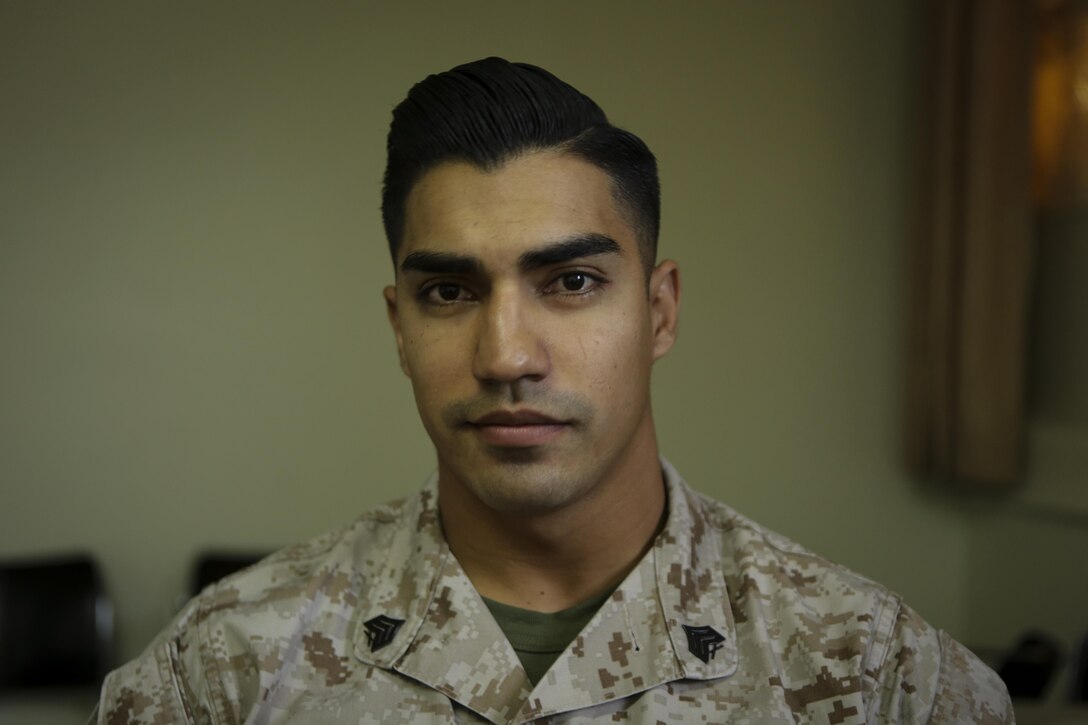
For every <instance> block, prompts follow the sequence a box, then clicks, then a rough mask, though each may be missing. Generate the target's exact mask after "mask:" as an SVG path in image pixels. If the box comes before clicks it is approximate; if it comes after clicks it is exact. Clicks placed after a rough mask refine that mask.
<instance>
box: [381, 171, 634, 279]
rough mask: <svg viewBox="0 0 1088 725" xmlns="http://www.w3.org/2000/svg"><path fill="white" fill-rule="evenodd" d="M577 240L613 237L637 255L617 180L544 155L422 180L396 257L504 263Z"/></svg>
mask: <svg viewBox="0 0 1088 725" xmlns="http://www.w3.org/2000/svg"><path fill="white" fill-rule="evenodd" d="M579 234H581V235H584V234H603V235H606V236H609V237H611V238H612V239H615V240H616V242H617V243H619V244H620V247H621V249H622V250H623V252H624V256H628V253H631V254H634V253H635V252H636V247H635V243H636V241H635V240H636V237H635V233H634V230H633V229H632V228H631V226H630V224H629V223H628V221H627V219H626V218H625V217H624V215H623V214H621V212H620V210H619V208H618V205H617V203H616V200H615V198H614V195H613V187H612V180H611V179H610V178H609V176H608V175H607V174H606V173H605V172H604V171H602V170H601V169H600V168H598V167H597V166H594V165H593V164H591V163H589V162H588V161H584V160H583V159H581V158H579V157H577V156H573V155H571V154H566V153H562V152H556V151H541V152H536V153H532V154H528V155H525V156H521V157H518V158H515V159H512V160H511V161H509V162H507V163H505V164H503V165H502V166H500V167H499V168H497V169H494V170H491V171H484V170H482V169H479V168H477V167H476V166H473V165H471V164H468V163H465V162H448V163H444V164H441V165H439V166H437V167H435V168H434V169H431V170H430V171H428V172H427V173H426V174H424V175H423V177H422V178H421V179H420V180H419V181H418V182H417V183H416V185H415V186H414V187H413V188H412V191H411V193H410V194H409V195H408V200H407V204H406V207H405V229H404V237H403V240H402V243H401V245H400V250H398V257H399V258H400V259H403V258H404V256H405V255H406V254H408V253H411V252H413V251H418V250H422V249H426V250H435V251H447V252H457V253H461V254H470V255H473V256H477V257H480V258H481V259H483V260H484V262H485V264H486V263H489V262H493V263H495V264H502V263H504V262H505V261H512V260H513V259H515V258H516V257H517V256H518V255H519V254H520V253H521V252H523V251H525V250H527V249H530V248H532V247H534V246H537V245H540V244H541V243H546V242H548V241H551V240H555V239H562V238H566V237H570V236H572V235H579ZM398 263H399V262H398Z"/></svg>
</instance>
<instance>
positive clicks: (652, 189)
mask: <svg viewBox="0 0 1088 725" xmlns="http://www.w3.org/2000/svg"><path fill="white" fill-rule="evenodd" d="M388 151H389V157H388V166H387V169H386V174H385V187H384V191H383V207H382V208H383V218H384V223H385V228H386V233H387V236H388V240H389V245H390V250H391V252H392V256H393V261H394V266H395V280H396V283H395V285H393V286H391V287H388V288H386V290H385V301H386V305H387V308H388V313H389V319H390V322H391V323H392V327H393V330H394V333H395V335H396V340H397V348H398V350H399V354H400V364H401V367H402V368H403V370H404V372H405V374H406V375H407V376H408V378H409V379H410V380H411V383H412V386H413V390H414V392H415V397H416V402H417V406H418V408H419V412H420V417H421V418H422V420H423V424H424V426H425V428H426V429H427V432H428V434H429V435H430V437H431V440H432V441H433V442H434V445H435V449H436V452H437V457H438V472H437V475H436V477H435V478H434V479H433V480H432V481H431V482H430V483H428V484H427V486H426V487H425V488H424V489H423V491H422V492H421V493H420V494H418V495H416V496H413V497H411V498H409V499H406V500H404V501H400V502H397V503H394V504H391V505H388V506H385V507H383V508H380V509H378V510H376V511H372V512H370V513H368V514H365V515H363V516H362V517H361V518H360V519H358V520H357V521H356V522H354V523H353V524H351V525H349V526H347V527H346V528H344V529H341V530H339V531H337V532H334V533H331V534H328V535H326V536H323V537H321V538H319V539H318V540H316V541H313V542H310V543H308V544H304V545H301V546H298V547H295V548H292V549H288V550H286V551H284V552H281V553H279V554H276V555H273V556H272V557H270V558H269V559H267V560H265V561H264V562H262V563H261V564H258V565H257V566H256V567H254V568H251V569H249V570H247V571H245V572H243V573H241V574H239V575H236V576H234V577H232V578H229V579H227V580H225V581H224V582H221V583H220V584H218V585H216V586H213V587H212V588H210V589H208V590H206V591H205V592H204V593H203V594H201V595H200V596H199V597H198V598H197V599H195V600H194V601H193V602H191V603H190V604H189V605H188V606H187V607H186V609H185V610H184V611H183V612H182V613H181V615H180V616H179V618H178V620H177V621H176V622H175V623H174V624H173V625H171V627H169V628H168V629H167V631H165V632H164V633H163V634H162V635H160V637H159V638H158V639H157V640H156V641H155V642H154V643H153V644H152V645H151V646H150V648H149V649H148V650H147V652H145V654H144V655H143V656H142V657H140V658H139V659H137V660H135V661H134V662H132V663H130V664H129V665H127V666H125V667H124V668H122V669H121V670H118V671H117V672H115V673H113V674H112V675H111V676H110V678H109V679H108V680H107V682H106V684H105V687H104V689H103V696H102V702H101V705H100V709H99V718H100V722H103V723H119V722H133V721H136V722H161V723H166V722H170V723H173V722H194V723H231V722H237V723H240V722H243V721H244V722H254V723H281V722H291V723H316V722H345V723H346V722H351V723H380V722H494V723H511V722H529V721H540V722H556V723H558V722H614V721H622V720H629V721H633V722H651V723H653V722H709V723H729V722H745V723H765V722H772V723H773V722H830V723H853V722H872V723H887V722H934V723H951V722H1011V721H1012V712H1011V708H1010V707H1009V703H1008V697H1007V694H1006V692H1005V690H1004V687H1003V685H1002V684H1001V682H1000V681H999V680H998V679H997V677H996V676H995V675H994V673H993V672H991V671H990V670H988V669H986V668H985V667H984V666H983V665H982V664H981V663H980V662H979V661H978V660H977V659H976V658H975V657H974V656H973V655H971V653H969V652H968V651H967V650H966V649H964V648H963V647H962V646H960V645H959V644H957V643H956V642H954V641H953V640H952V639H950V638H949V637H948V636H947V635H946V634H944V633H942V632H939V631H937V630H934V629H933V628H932V627H930V626H929V625H927V624H926V623H925V622H924V621H922V620H921V619H920V618H919V617H918V616H917V615H916V614H915V613H914V612H913V611H911V610H910V609H908V608H907V607H906V606H904V605H903V604H902V603H901V602H900V601H899V599H898V598H897V597H896V596H895V595H894V594H892V593H890V592H888V591H887V590H885V589H883V588H882V587H880V586H879V585H876V584H874V583H872V582H869V581H867V580H865V579H863V578H861V577H859V576H857V575H855V574H853V573H851V572H849V571H847V570H845V569H842V568H840V567H838V566H836V565H834V564H831V563H829V562H827V561H825V560H823V559H820V558H819V557H817V556H814V555H813V554H811V553H809V552H807V551H805V550H803V549H801V548H800V547H798V546H796V545H794V544H792V543H790V542H789V541H786V540H785V539H783V538H781V537H779V536H777V535H775V534H773V533H771V532H768V531H766V530H765V529H763V528H761V527H760V526H758V525H757V524H754V523H753V522H751V521H748V520H747V519H745V518H743V517H742V516H740V515H739V514H737V513H735V512H733V511H732V510H730V509H728V508H727V507H725V506H724V505H722V504H719V503H716V502H714V501H711V500H709V499H707V498H705V497H703V496H701V495H700V494H698V493H696V492H695V491H694V490H692V489H691V488H689V487H688V486H687V485H686V484H685V483H684V482H683V481H682V480H681V478H680V476H679V475H678V474H677V472H676V471H675V470H674V469H673V468H672V467H671V466H669V464H668V463H667V462H665V461H664V460H663V459H661V458H659V454H658V450H657V443H656V437H655V432H654V424H653V416H652V412H651V406H650V393H649V390H650V373H651V368H652V366H653V363H654V361H655V360H657V359H658V358H659V357H661V356H662V355H664V354H665V353H666V352H668V350H669V348H670V347H671V346H672V344H673V340H674V339H675V336H676V326H677V315H678V311H679V305H680V279H679V273H678V270H677V267H676V264H674V263H673V262H671V261H664V262H661V263H656V262H655V259H656V241H657V231H658V217H659V213H658V197H659V193H658V181H657V170H656V164H655V161H654V157H653V155H652V154H651V153H650V151H649V150H648V149H647V148H646V146H645V145H644V144H643V143H642V141H640V140H639V139H638V138H637V137H635V136H633V135H632V134H630V133H627V132H625V131H622V130H619V129H617V128H615V127H613V126H611V125H610V124H609V123H608V121H607V119H606V117H605V115H604V113H603V112H602V111H601V110H600V109H599V108H598V107H597V105H596V104H595V103H594V102H593V101H591V100H590V99H589V98H587V97H585V96H584V95H582V94H581V93H579V92H578V91H576V90H575V89H573V88H571V87H570V86H568V85H567V84H565V83H563V82H562V81H559V80H558V79H556V78H555V77H554V76H552V75H550V74H549V73H547V72H546V71H543V70H541V69H539V68H535V67H533V66H529V65H522V64H510V63H507V62H506V61H504V60H501V59H497V58H489V59H486V60H482V61H478V62H476V63H470V64H467V65H463V66H459V67H457V68H454V69H453V70H451V71H449V72H447V73H443V74H439V75H436V76H430V77H428V78H427V79H425V80H424V81H423V82H421V83H419V84H417V85H416V86H415V87H414V88H413V89H412V90H411V91H410V93H409V95H408V98H407V99H406V100H405V101H404V102H402V103H401V104H400V105H399V106H398V107H397V108H396V110H395V111H394V114H393V124H392V127H391V130H390V134H389V144H388Z"/></svg>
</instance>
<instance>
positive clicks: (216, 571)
mask: <svg viewBox="0 0 1088 725" xmlns="http://www.w3.org/2000/svg"><path fill="white" fill-rule="evenodd" d="M268 554H269V552H267V551H266V552H261V553H254V552H252V551H249V552H239V551H214V550H209V551H205V552H203V553H201V554H199V555H198V556H197V558H196V561H195V562H194V564H193V575H192V580H191V581H192V584H191V586H190V591H189V595H190V596H196V595H197V594H199V593H200V592H201V591H202V590H203V589H204V587H206V586H208V585H209V584H214V583H215V582H217V581H219V580H220V579H222V578H223V577H225V576H227V575H228V574H233V573H234V572H236V571H241V570H242V569H245V568H246V567H247V566H251V565H253V564H256V563H257V562H258V561H260V560H261V559H263V558H265V557H266V556H268Z"/></svg>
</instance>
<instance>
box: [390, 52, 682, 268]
mask: <svg viewBox="0 0 1088 725" xmlns="http://www.w3.org/2000/svg"><path fill="white" fill-rule="evenodd" d="M386 148H387V154H388V155H387V159H386V167H385V177H384V182H383V185H382V223H383V224H384V226H385V235H386V238H387V239H388V241H389V252H390V255H391V256H392V258H393V263H394V265H395V264H396V260H397V251H398V249H399V247H400V243H401V241H402V239H403V236H404V226H405V208H406V204H407V200H408V195H409V193H410V192H411V190H412V188H413V187H414V186H415V184H416V183H417V182H418V181H419V180H420V179H421V178H422V177H423V175H424V174H426V173H427V172H428V171H430V170H431V169H433V168H435V167H436V166H438V165H439V164H442V163H446V162H452V161H461V162H466V163H469V164H472V165H473V166H475V167H477V168H479V169H482V170H484V171H494V170H496V169H498V168H500V167H501V166H503V165H504V164H505V163H507V162H508V161H511V160H513V159H515V158H517V157H519V156H523V155H525V154H529V153H533V152H537V151H545V150H558V151H562V152H566V153H570V154H573V155H575V156H579V157H581V158H583V159H585V160H586V161H588V162H590V163H592V164H593V165H595V166H597V167H598V168H600V169H601V170H602V171H604V172H605V173H606V174H608V176H609V178H610V179H611V181H612V192H613V197H614V198H615V200H616V202H617V204H618V205H619V207H620V209H621V211H622V212H623V213H624V214H625V215H626V217H627V218H628V221H629V223H630V224H631V226H632V228H633V229H634V230H635V233H636V236H637V238H638V241H639V251H640V254H641V256H642V260H643V266H644V267H645V268H646V274H647V275H649V273H650V270H652V268H653V266H654V262H655V260H656V258H657V236H658V229H659V227H660V219H661V211H660V208H661V201H660V197H661V192H660V185H659V181H658V175H657V161H656V159H655V158H654V155H653V153H651V152H650V149H649V148H648V147H647V146H646V144H645V143H643V141H642V139H640V138H639V137H638V136H636V135H634V134H633V133H630V132H629V131H625V130H623V129H620V128H617V127H615V126H613V125H612V124H610V123H609V122H608V118H607V117H606V116H605V113H604V111H602V110H601V108H600V107H599V106H598V105H597V104H596V103H595V102H594V101H593V100H592V99H591V98H589V97H588V96H586V95H584V94H583V93H581V92H580V91H578V90H577V89H576V88H574V87H573V86H571V85H569V84H567V83H565V82H563V81H561V80H559V79H558V78H556V77H555V76H554V75H552V74H551V73H549V72H548V71H546V70H544V69H543V68H538V67H537V66H534V65H529V64H527V63H510V62H509V61H506V60H503V59H502V58H485V59H483V60H478V61H474V62H472V63H466V64H464V65H459V66H457V67H455V68H453V69H451V70H449V71H446V72H444V73H438V74H435V75H430V76H427V77H426V78H425V79H423V80H422V81H420V82H419V83H417V84H416V85H414V86H413V87H412V89H411V90H410V91H408V96H407V98H405V99H404V100H403V101H401V103H400V104H398V105H397V107H396V108H394V109H393V122H392V124H391V125H390V128H389V137H388V141H387V147H386Z"/></svg>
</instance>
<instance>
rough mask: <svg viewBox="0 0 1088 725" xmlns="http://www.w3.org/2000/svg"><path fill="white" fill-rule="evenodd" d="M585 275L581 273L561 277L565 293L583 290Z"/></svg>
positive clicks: (585, 280)
mask: <svg viewBox="0 0 1088 725" xmlns="http://www.w3.org/2000/svg"><path fill="white" fill-rule="evenodd" d="M587 281H588V280H587V278H586V275H585V274H583V273H582V272H571V273H570V274H564V275H563V289H564V290H566V291H567V292H577V291H579V290H581V289H584V288H585V286H586V282H587Z"/></svg>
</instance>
